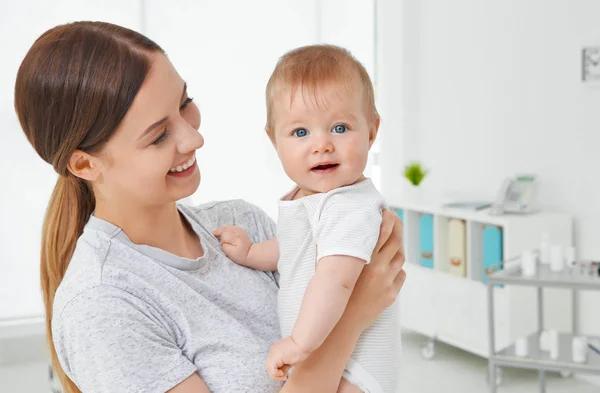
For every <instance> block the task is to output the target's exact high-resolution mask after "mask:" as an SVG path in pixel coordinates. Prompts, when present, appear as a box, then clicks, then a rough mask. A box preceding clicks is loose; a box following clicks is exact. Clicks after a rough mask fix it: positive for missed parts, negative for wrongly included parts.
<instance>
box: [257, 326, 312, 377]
mask: <svg viewBox="0 0 600 393" xmlns="http://www.w3.org/2000/svg"><path fill="white" fill-rule="evenodd" d="M309 354H310V353H309V352H306V351H305V350H303V349H302V348H300V347H299V346H298V344H296V343H295V342H294V340H292V337H291V336H290V337H286V338H284V339H281V340H278V341H276V342H275V344H273V345H272V346H271V349H269V355H268V356H267V372H268V373H269V375H270V376H271V378H273V379H275V380H278V381H285V380H286V379H287V371H288V370H289V368H290V367H292V366H294V365H295V364H297V363H300V362H301V361H303V360H304V359H306V358H307V357H308V355H309Z"/></svg>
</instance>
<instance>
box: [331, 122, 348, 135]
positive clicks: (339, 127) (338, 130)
mask: <svg viewBox="0 0 600 393" xmlns="http://www.w3.org/2000/svg"><path fill="white" fill-rule="evenodd" d="M346 131H348V127H346V126H345V125H343V124H338V125H337V126H335V127H333V132H335V133H336V134H343V133H344V132H346Z"/></svg>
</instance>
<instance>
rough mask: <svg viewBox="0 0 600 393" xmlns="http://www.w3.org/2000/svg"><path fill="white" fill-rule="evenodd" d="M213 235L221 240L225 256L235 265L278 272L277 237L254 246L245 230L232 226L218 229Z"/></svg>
mask: <svg viewBox="0 0 600 393" xmlns="http://www.w3.org/2000/svg"><path fill="white" fill-rule="evenodd" d="M213 234H214V235H215V236H217V237H218V238H219V241H220V242H221V247H222V248H223V251H224V252H225V254H226V255H227V256H228V257H229V259H231V260H232V261H234V262H235V263H237V264H239V265H242V266H246V267H250V268H252V269H256V270H262V271H275V270H277V262H278V260H279V245H278V244H277V239H276V238H275V237H272V238H271V239H269V240H267V241H264V242H262V243H254V244H253V243H252V241H251V240H250V238H249V237H248V234H247V233H246V231H245V230H244V229H243V228H240V227H236V226H232V225H228V226H224V227H221V228H219V229H216V230H214V231H213Z"/></svg>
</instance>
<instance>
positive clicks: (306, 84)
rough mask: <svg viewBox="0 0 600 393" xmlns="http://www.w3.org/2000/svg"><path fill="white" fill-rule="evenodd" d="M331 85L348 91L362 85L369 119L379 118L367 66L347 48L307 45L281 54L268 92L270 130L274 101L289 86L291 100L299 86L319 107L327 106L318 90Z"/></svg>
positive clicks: (268, 125)
mask: <svg viewBox="0 0 600 393" xmlns="http://www.w3.org/2000/svg"><path fill="white" fill-rule="evenodd" d="M331 87H342V88H344V89H345V90H346V91H351V90H352V89H356V88H357V87H359V88H362V89H359V91H360V90H362V94H363V98H364V105H365V110H366V114H367V120H368V121H369V122H373V121H375V119H377V118H378V117H379V114H378V113H377V108H376V107H375V94H374V92H373V84H372V83H371V78H369V74H368V73H367V70H365V67H364V66H363V65H362V64H361V63H360V62H359V61H358V60H356V58H354V56H352V54H351V53H350V52H349V51H348V50H346V49H344V48H340V47H338V46H335V45H308V46H303V47H300V48H296V49H294V50H291V51H289V52H287V53H286V54H284V55H283V56H281V58H279V61H278V62H277V65H276V66H275V69H274V70H273V73H272V74H271V78H269V82H268V83H267V91H266V96H267V97H266V98H267V131H268V132H269V133H272V132H273V118H272V116H273V102H274V100H275V99H280V97H277V95H278V93H280V92H281V91H283V90H286V89H290V93H291V94H290V100H291V99H292V97H293V96H294V93H295V91H296V89H298V88H300V89H301V90H302V96H303V97H305V96H308V97H309V99H311V100H312V103H313V104H314V105H316V106H317V107H320V106H326V100H325V98H324V97H322V95H320V94H319V93H322V92H323V90H324V89H325V88H331ZM336 93H337V92H336ZM338 94H339V93H338ZM319 101H320V102H319ZM290 104H291V101H290Z"/></svg>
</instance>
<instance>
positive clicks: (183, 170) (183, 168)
mask: <svg viewBox="0 0 600 393" xmlns="http://www.w3.org/2000/svg"><path fill="white" fill-rule="evenodd" d="M194 169H196V156H192V158H190V159H189V160H187V161H186V162H184V163H183V164H181V165H178V166H176V167H173V168H171V169H169V173H168V175H169V176H174V177H185V176H188V175H190V174H191V173H192V172H194Z"/></svg>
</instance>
